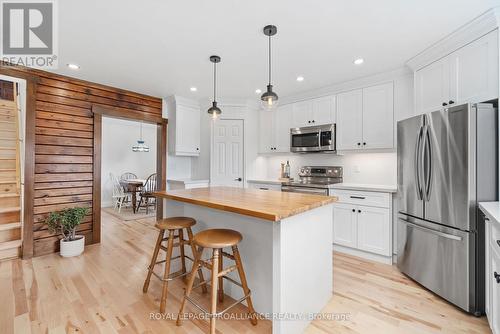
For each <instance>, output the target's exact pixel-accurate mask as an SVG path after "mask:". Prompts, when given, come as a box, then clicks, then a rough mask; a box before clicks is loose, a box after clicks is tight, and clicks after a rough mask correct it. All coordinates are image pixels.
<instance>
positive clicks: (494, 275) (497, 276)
mask: <svg viewBox="0 0 500 334" xmlns="http://www.w3.org/2000/svg"><path fill="white" fill-rule="evenodd" d="M493 277H495V280H496V281H497V283H498V284H500V275H499V274H498V273H497V272H496V271H495V272H494V273H493Z"/></svg>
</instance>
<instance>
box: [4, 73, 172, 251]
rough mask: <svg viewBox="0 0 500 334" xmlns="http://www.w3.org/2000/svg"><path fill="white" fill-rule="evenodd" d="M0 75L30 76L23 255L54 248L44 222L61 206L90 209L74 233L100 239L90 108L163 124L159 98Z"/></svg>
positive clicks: (55, 79)
mask: <svg viewBox="0 0 500 334" xmlns="http://www.w3.org/2000/svg"><path fill="white" fill-rule="evenodd" d="M0 74H5V75H10V76H17V77H23V78H24V77H29V78H28V79H31V80H30V83H31V84H29V85H28V90H30V87H31V89H34V90H35V92H34V96H32V98H33V99H34V102H33V103H34V109H35V110H34V115H31V114H28V115H27V136H26V141H27V143H26V145H27V146H26V153H27V156H26V164H29V163H30V156H29V154H30V152H29V148H30V147H29V146H30V145H29V143H28V141H29V137H30V134H29V132H30V123H29V122H30V119H31V120H32V121H33V120H34V126H33V128H32V129H33V131H34V133H33V137H34V164H33V166H34V169H33V172H34V173H33V188H32V190H29V191H26V192H25V196H32V216H31V215H30V212H27V214H26V211H29V210H30V206H29V205H26V204H27V203H28V204H29V203H30V202H29V201H28V202H26V201H25V217H26V218H28V219H29V220H30V221H25V230H27V231H25V233H24V238H25V240H24V243H25V247H24V249H23V257H24V258H29V257H31V256H39V255H44V254H48V253H52V252H55V251H57V250H58V246H59V244H58V239H59V238H58V237H57V236H54V235H51V234H50V233H49V231H48V230H47V227H46V226H45V224H43V221H44V220H45V218H46V216H47V214H48V213H49V212H51V211H57V210H61V209H64V208H70V207H88V208H90V209H91V214H89V215H88V216H87V217H85V219H84V222H83V223H82V224H81V225H80V226H79V228H78V231H79V233H80V234H83V235H85V238H86V243H87V244H91V243H96V242H99V241H100V230H99V228H100V221H99V219H100V203H99V201H100V178H101V175H100V163H101V162H100V152H94V151H95V150H96V149H98V150H100V139H101V138H100V135H101V134H100V129H101V113H99V114H98V113H96V114H94V112H93V109H99V110H104V112H102V114H106V112H105V111H106V110H107V109H109V110H112V111H113V112H112V113H110V115H111V116H114V117H121V118H132V119H143V120H145V121H149V122H153V123H158V124H162V118H161V110H162V102H161V99H159V98H155V97H151V96H146V95H142V94H138V93H134V92H129V91H126V90H122V89H117V88H113V87H109V86H104V85H99V84H95V83H91V82H86V81H82V80H78V79H73V78H69V77H64V76H60V75H56V74H53V73H49V72H44V71H39V70H32V69H26V68H20V67H14V68H13V67H12V66H3V67H0ZM16 74H17V75H16ZM29 98H30V96H28V99H29ZM28 113H30V110H29V108H28ZM94 115H95V116H94ZM130 115H132V116H133V117H128V116H130ZM33 116H34V117H33ZM96 126H97V129H96ZM96 143H97V144H96ZM96 145H97V146H96ZM96 164H97V165H96ZM27 169H28V170H29V166H27ZM96 174H99V175H96ZM26 176H29V175H26ZM28 182H29V180H28ZM96 187H98V188H99V192H98V193H99V194H98V195H97V192H96V191H94V190H95V189H96ZM26 238H28V240H26ZM31 238H32V245H29V240H30V239H31Z"/></svg>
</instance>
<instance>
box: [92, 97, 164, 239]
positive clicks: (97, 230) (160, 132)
mask: <svg viewBox="0 0 500 334" xmlns="http://www.w3.org/2000/svg"><path fill="white" fill-rule="evenodd" d="M92 112H93V113H94V145H93V148H94V167H93V175H94V177H93V181H92V201H93V206H92V211H93V212H92V215H93V226H92V234H93V235H92V237H93V238H94V239H93V241H94V243H100V242H101V182H102V181H101V164H102V117H103V116H108V117H112V118H120V119H126V120H133V121H142V122H146V123H153V124H156V147H157V150H156V174H157V178H156V182H157V185H158V189H159V191H165V190H166V179H167V125H168V120H167V119H164V118H162V117H152V116H149V115H144V114H143V113H141V112H132V111H124V110H123V109H120V108H116V107H108V106H102V105H93V106H92ZM162 217H163V201H157V202H156V218H157V219H161V218H162Z"/></svg>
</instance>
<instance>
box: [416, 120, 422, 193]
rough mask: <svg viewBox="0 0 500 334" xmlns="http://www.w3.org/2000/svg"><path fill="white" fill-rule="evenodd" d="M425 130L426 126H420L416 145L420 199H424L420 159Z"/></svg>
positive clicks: (417, 181)
mask: <svg viewBox="0 0 500 334" xmlns="http://www.w3.org/2000/svg"><path fill="white" fill-rule="evenodd" d="M423 130H424V127H423V126H420V129H419V130H418V134H417V145H416V147H415V160H414V162H415V166H414V167H415V168H414V171H415V181H416V182H415V183H416V185H417V189H416V190H417V198H418V199H419V200H422V185H421V183H420V180H421V176H420V174H421V173H420V172H421V170H420V167H421V163H420V161H421V160H422V159H421V154H420V153H421V150H422V134H423Z"/></svg>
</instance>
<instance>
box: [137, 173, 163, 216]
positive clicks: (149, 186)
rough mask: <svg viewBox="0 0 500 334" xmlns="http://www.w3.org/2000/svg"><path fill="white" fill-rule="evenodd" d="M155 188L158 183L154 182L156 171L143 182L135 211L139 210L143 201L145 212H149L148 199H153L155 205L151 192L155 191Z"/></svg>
mask: <svg viewBox="0 0 500 334" xmlns="http://www.w3.org/2000/svg"><path fill="white" fill-rule="evenodd" d="M157 189H158V184H157V182H156V173H154V174H151V175H150V176H149V177H148V178H147V180H146V183H144V186H143V187H142V189H141V192H140V193H139V195H140V196H141V198H140V200H139V204H138V205H137V211H139V209H140V208H141V206H142V203H143V201H144V202H145V205H146V214H149V205H150V204H151V203H150V199H153V200H154V202H153V203H152V204H154V205H156V198H155V196H154V195H153V193H154V192H155V191H157Z"/></svg>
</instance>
